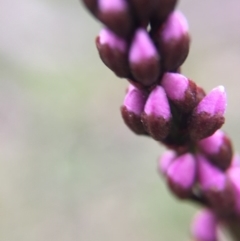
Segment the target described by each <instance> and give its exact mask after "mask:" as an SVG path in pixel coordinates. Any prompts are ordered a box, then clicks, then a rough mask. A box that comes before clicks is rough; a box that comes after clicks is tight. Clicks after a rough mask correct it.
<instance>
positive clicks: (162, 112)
mask: <svg viewBox="0 0 240 241" xmlns="http://www.w3.org/2000/svg"><path fill="white" fill-rule="evenodd" d="M171 119H172V115H171V110H170V106H169V103H168V99H167V96H166V93H165V91H164V89H163V88H162V87H161V86H156V87H155V88H154V89H153V90H152V92H151V93H150V95H149V97H148V99H147V102H146V105H145V107H144V113H143V114H142V120H143V123H144V125H145V128H146V130H147V132H148V133H149V134H150V135H151V136H152V138H153V139H155V140H158V141H160V140H163V139H164V138H165V137H166V136H167V135H168V133H169V130H170V127H171Z"/></svg>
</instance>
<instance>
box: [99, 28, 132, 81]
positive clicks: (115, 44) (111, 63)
mask: <svg viewBox="0 0 240 241" xmlns="http://www.w3.org/2000/svg"><path fill="white" fill-rule="evenodd" d="M96 46H97V49H98V52H99V55H100V57H101V59H102V61H103V63H104V64H105V65H106V66H107V67H108V68H110V69H111V70H112V71H113V72H114V73H115V74H116V75H117V76H119V77H123V78H127V77H129V75H130V70H129V67H128V56H127V55H128V53H127V43H126V41H125V40H124V39H122V38H120V37H118V36H117V35H115V34H114V33H113V32H111V31H110V30H108V29H102V31H101V32H100V34H99V36H98V37H97V38H96Z"/></svg>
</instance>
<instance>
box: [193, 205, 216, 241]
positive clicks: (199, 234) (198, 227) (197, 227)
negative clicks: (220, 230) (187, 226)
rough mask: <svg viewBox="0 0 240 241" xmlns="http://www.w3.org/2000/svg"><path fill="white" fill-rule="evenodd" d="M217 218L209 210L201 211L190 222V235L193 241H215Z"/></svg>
mask: <svg viewBox="0 0 240 241" xmlns="http://www.w3.org/2000/svg"><path fill="white" fill-rule="evenodd" d="M217 222H218V220H217V217H216V216H215V214H214V213H213V212H212V211H211V210H209V209H203V210H201V211H200V212H198V213H197V214H196V216H195V217H194V219H193V221H192V227H191V233H192V237H193V240H194V241H217Z"/></svg>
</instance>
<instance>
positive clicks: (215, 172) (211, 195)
mask: <svg viewBox="0 0 240 241" xmlns="http://www.w3.org/2000/svg"><path fill="white" fill-rule="evenodd" d="M197 161H198V181H199V186H200V188H201V190H202V191H203V194H204V196H206V197H207V199H208V201H209V202H210V204H211V205H212V207H213V208H214V209H215V210H218V211H219V210H220V211H221V213H230V212H232V210H233V205H234V195H233V190H232V187H231V186H230V185H229V182H228V181H227V178H226V175H225V173H224V172H223V171H221V170H220V169H218V168H217V167H215V166H213V165H212V164H211V163H210V162H209V161H208V160H207V159H206V158H205V157H204V156H202V155H198V156H197Z"/></svg>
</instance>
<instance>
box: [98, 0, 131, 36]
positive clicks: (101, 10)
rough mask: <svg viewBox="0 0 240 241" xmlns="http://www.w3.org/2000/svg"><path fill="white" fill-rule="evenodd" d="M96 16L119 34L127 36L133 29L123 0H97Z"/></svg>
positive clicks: (127, 7) (129, 14)
mask: <svg viewBox="0 0 240 241" xmlns="http://www.w3.org/2000/svg"><path fill="white" fill-rule="evenodd" d="M97 17H98V19H99V20H100V21H101V22H102V23H104V24H105V25H106V26H107V27H108V28H109V29H111V30H112V31H113V32H114V33H116V34H117V35H119V36H122V37H128V36H129V35H130V34H131V31H132V30H133V19H132V16H131V13H130V10H129V6H128V3H127V2H126V1H125V0H114V1H113V0H98V14H97Z"/></svg>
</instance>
